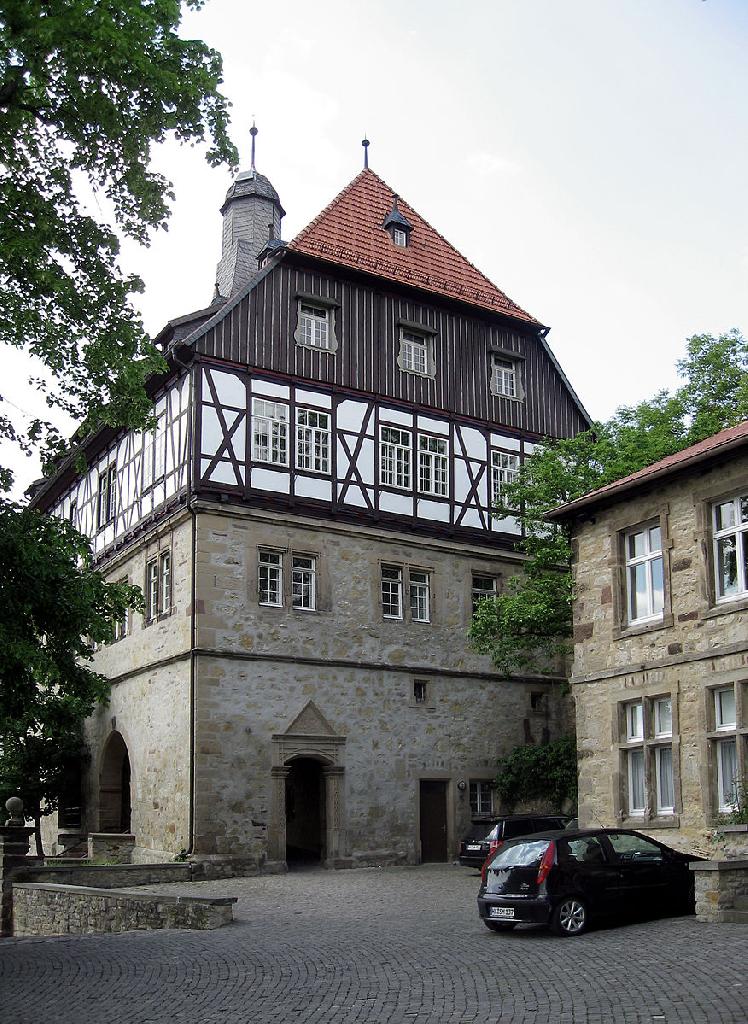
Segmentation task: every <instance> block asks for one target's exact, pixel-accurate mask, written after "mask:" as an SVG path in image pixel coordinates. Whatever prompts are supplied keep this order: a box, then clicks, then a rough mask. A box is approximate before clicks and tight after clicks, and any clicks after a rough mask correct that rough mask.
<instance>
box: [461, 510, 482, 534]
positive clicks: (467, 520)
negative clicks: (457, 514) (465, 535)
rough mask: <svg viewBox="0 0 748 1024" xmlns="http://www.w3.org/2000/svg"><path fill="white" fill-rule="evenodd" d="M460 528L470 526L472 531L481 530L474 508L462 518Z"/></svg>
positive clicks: (477, 513) (479, 520)
mask: <svg viewBox="0 0 748 1024" xmlns="http://www.w3.org/2000/svg"><path fill="white" fill-rule="evenodd" d="M460 526H472V527H473V529H478V530H481V529H483V523H482V522H481V518H480V514H479V512H478V510H477V509H476V508H469V509H468V510H467V512H466V513H465V515H464V516H463V519H462V522H461V523H460Z"/></svg>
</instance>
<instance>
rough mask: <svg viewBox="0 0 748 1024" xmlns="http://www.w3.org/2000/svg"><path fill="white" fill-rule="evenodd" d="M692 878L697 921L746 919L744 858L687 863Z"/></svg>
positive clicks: (747, 890)
mask: <svg viewBox="0 0 748 1024" xmlns="http://www.w3.org/2000/svg"><path fill="white" fill-rule="evenodd" d="M691 870H692V871H693V872H694V876H695V880H696V917H697V918H698V920H699V921H709V922H714V921H731V920H736V921H742V922H744V923H746V922H748V910H746V909H743V910H741V909H736V908H740V907H746V908H748V860H709V861H699V862H694V863H692V864H691Z"/></svg>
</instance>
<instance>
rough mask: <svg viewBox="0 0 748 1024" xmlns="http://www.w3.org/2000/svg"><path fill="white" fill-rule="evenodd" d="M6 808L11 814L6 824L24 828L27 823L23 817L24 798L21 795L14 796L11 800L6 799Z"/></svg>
mask: <svg viewBox="0 0 748 1024" xmlns="http://www.w3.org/2000/svg"><path fill="white" fill-rule="evenodd" d="M5 810H6V811H7V812H8V814H9V815H10V817H9V818H8V820H7V821H6V822H5V824H6V825H9V826H10V827H11V828H12V827H14V826H16V827H19V828H22V827H23V826H24V825H25V824H26V822H25V820H24V817H23V800H22V799H21V798H20V796H12V797H10V799H9V800H6V801H5Z"/></svg>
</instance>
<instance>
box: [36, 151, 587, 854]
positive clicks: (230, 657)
mask: <svg viewBox="0 0 748 1024" xmlns="http://www.w3.org/2000/svg"><path fill="white" fill-rule="evenodd" d="M222 214H223V251H222V256H221V260H220V262H219V265H218V270H217V274H216V286H215V293H214V297H213V300H212V302H211V304H210V305H209V306H207V307H206V308H204V309H201V310H200V311H198V312H196V313H193V314H189V315H187V316H184V317H181V318H179V319H177V320H173V321H171V322H170V323H169V324H168V325H167V326H166V327H165V328H164V330H163V331H162V332H161V334H160V335H159V337H158V339H157V340H158V344H159V345H160V346H161V348H162V349H163V352H164V354H165V356H166V359H167V362H168V366H169V370H168V373H167V374H165V375H164V377H163V378H162V379H160V380H158V381H154V382H153V393H154V400H155V419H156V426H155V429H153V430H151V431H147V432H145V433H116V432H111V431H110V432H102V433H100V434H98V435H97V436H96V437H94V438H92V439H90V440H89V442H88V443H87V445H86V448H85V454H86V455H87V458H88V465H89V469H88V472H87V473H85V474H84V475H82V476H81V475H79V474H78V473H77V472H76V468H75V467H76V462H75V461H74V460H73V458H72V457H71V459H70V460H69V461H68V462H67V463H66V464H63V465H61V466H60V467H59V469H58V471H57V473H56V474H55V476H54V477H53V478H51V479H49V480H48V481H47V482H46V483H45V484H44V485H43V486H42V488H41V489H40V490H39V491H38V492H37V494H36V496H35V498H34V501H35V503H36V505H37V506H38V507H41V508H44V509H47V510H50V511H52V512H54V513H55V514H58V515H61V516H65V517H69V518H70V519H71V520H72V521H73V522H74V523H75V524H76V525H77V526H78V528H79V529H80V530H81V531H82V532H83V533H85V534H87V535H88V536H89V537H90V538H91V542H92V544H93V547H94V550H95V552H96V555H97V558H98V559H99V560H100V564H101V566H102V567H103V568H104V569H105V570H106V572H107V574H108V576H109V577H110V578H111V579H112V580H122V579H127V580H129V581H130V582H132V583H138V584H140V585H141V586H142V587H143V589H144V593H145V596H146V610H145V614H143V615H140V614H137V615H132V616H131V617H130V618H129V620H128V621H126V622H122V623H119V624H118V627H117V640H116V641H115V642H114V643H112V644H111V645H109V646H108V647H106V648H104V649H103V650H101V651H99V652H98V653H97V655H96V659H97V667H98V668H99V669H100V670H101V671H103V672H104V673H106V674H107V675H108V676H109V677H110V678H111V680H112V695H111V702H110V704H109V706H108V707H106V708H102V709H101V710H100V711H99V712H98V713H97V714H96V715H95V716H94V718H93V719H92V720H91V721H90V723H89V727H88V739H89V743H90V748H91V754H92V759H91V764H90V767H89V769H88V770H87V774H86V778H85V780H84V801H83V807H84V820H83V822H82V827H83V828H85V830H87V831H89V832H92V831H94V832H95V831H102V832H129V831H131V832H132V834H133V835H134V836H135V840H134V842H135V852H134V856H135V857H136V859H140V860H147V859H159V858H162V857H164V856H165V855H166V856H169V857H171V856H172V855H173V854H174V853H177V852H178V851H180V850H182V849H185V850H187V851H188V852H189V853H190V854H193V855H194V856H195V857H201V858H205V859H209V858H224V859H233V860H235V861H236V862H237V863H239V864H240V865H241V866H268V867H269V866H270V865H283V864H284V863H285V862H286V861H287V860H290V859H292V858H294V857H298V858H311V859H316V860H321V861H322V862H323V863H325V864H327V865H330V866H336V865H344V864H370V863H384V862H408V863H413V862H417V861H419V860H421V859H423V860H440V859H448V858H450V857H451V856H453V855H454V850H455V844H456V841H457V838H458V835H459V833H460V831H461V830H462V829H463V827H464V826H465V825H466V824H467V822H468V821H469V819H470V818H471V817H472V816H475V815H476V814H486V813H489V812H490V810H491V809H492V799H493V794H492V790H491V786H490V781H491V779H492V776H493V774H494V770H495V769H494V766H495V761H496V758H497V756H499V755H500V754H502V753H505V752H507V751H508V750H509V749H511V748H512V747H514V746H515V745H516V744H518V743H521V742H524V741H527V740H534V741H538V742H540V741H542V740H543V739H544V738H547V737H549V736H554V735H557V734H558V732H559V731H560V730H561V729H562V728H564V726H565V711H564V706H563V703H562V698H561V696H560V687H559V685H558V680H557V679H556V678H555V677H553V676H552V675H551V676H544V677H542V678H539V677H538V678H532V677H522V678H512V679H506V678H500V677H499V676H497V674H496V672H495V670H494V669H493V667H492V665H491V664H490V661H489V660H488V659H487V658H485V657H481V656H478V655H477V654H475V653H474V652H473V651H471V650H470V648H469V646H468V644H467V641H466V631H467V628H468V625H469V622H470V618H471V614H472V609H473V607H474V604H475V602H476V601H478V600H480V599H481V597H484V596H486V595H491V594H494V593H496V592H497V590H498V589H499V588H500V587H501V586H502V581H504V580H505V579H506V578H507V577H508V576H510V575H511V574H512V573H514V572H516V571H517V568H518V566H519V565H520V563H521V558H522V556H521V554H520V553H519V552H518V551H517V550H516V541H517V537H518V533H519V526H518V524H517V522H516V520H515V519H514V518H513V517H505V518H496V517H495V516H493V515H492V512H491V509H492V505H493V503H494V502H495V500H496V499H497V497H498V496H499V495H500V493H501V488H502V486H503V485H504V483H505V482H506V481H507V480H510V479H511V478H512V475H513V474H514V473H515V472H516V470H517V467H518V466H519V464H520V463H521V461H522V459H523V458H524V457H525V456H526V455H527V454H528V453H529V452H531V451H532V449H533V446H534V445H536V444H538V443H539V442H542V441H543V439H544V438H547V437H564V436H569V435H573V434H574V433H576V432H577V431H579V430H580V429H583V428H585V427H586V426H587V424H588V419H587V416H586V414H585V412H584V409H583V408H582V407H581V405H580V403H579V401H578V399H577V397H576V396H575V394H574V392H573V390H572V389H571V387H570V385H569V383H568V382H567V380H566V379H565V377H564V375H563V373H562V371H561V369H560V368H559V366H558V364H557V362H556V360H555V359H554V357H553V355H552V353H551V351H550V349H549V347H548V345H547V343H546V340H545V339H546V333H547V329H546V328H545V327H543V326H542V325H541V324H540V323H539V322H538V321H537V320H535V319H534V318H533V317H532V316H531V315H529V314H528V313H526V312H525V311H524V310H523V309H521V308H520V307H519V306H517V305H516V304H515V303H513V302H512V301H511V300H510V299H509V298H508V297H507V296H506V295H505V294H504V293H503V292H501V291H500V290H499V289H498V288H496V287H495V286H494V285H493V284H492V283H491V282H490V281H489V280H488V279H487V278H486V277H485V276H484V275H483V274H481V273H480V272H479V271H478V270H477V269H476V268H475V267H474V266H472V265H471V264H470V263H469V262H468V261H467V260H466V259H465V258H464V257H463V256H462V255H461V254H460V253H459V252H457V251H456V250H455V249H454V248H453V247H452V246H451V245H450V244H449V243H448V242H447V241H446V240H445V239H444V238H442V237H441V236H440V235H439V234H438V233H437V232H436V231H435V230H434V229H433V228H432V227H431V226H430V225H429V224H428V223H427V222H426V221H425V220H424V219H423V218H422V217H420V216H419V214H418V213H417V212H416V211H415V210H414V209H413V208H412V207H411V206H410V205H408V204H407V203H406V202H404V201H403V200H402V199H399V197H397V196H396V195H395V194H393V192H392V190H391V189H390V188H389V187H388V185H386V184H385V182H384V181H383V180H382V179H381V178H379V177H378V176H377V175H376V174H375V173H374V172H373V171H371V170H370V169H368V167H367V168H365V169H364V170H363V171H362V172H361V173H360V174H359V175H358V176H357V177H356V178H355V179H354V180H353V181H352V182H351V183H350V184H349V185H348V186H347V187H346V188H345V189H344V190H343V191H342V192H341V193H340V194H339V195H338V196H337V197H336V198H335V199H334V200H333V201H332V202H331V203H330V205H329V206H328V207H326V208H325V209H324V210H323V211H322V212H321V213H320V214H319V216H318V217H317V218H316V219H315V220H313V221H312V223H311V224H310V225H309V226H308V227H307V228H305V229H304V230H303V231H302V232H301V233H300V234H298V235H297V236H296V237H295V238H294V239H293V241H291V242H289V243H286V242H283V241H282V238H281V235H282V231H281V220H282V217H283V214H284V211H283V208H282V206H281V203H280V199H279V197H278V194H277V192H276V191H275V189H274V188H273V187H272V185H271V184H270V182H269V181H268V179H267V178H266V177H264V176H263V175H261V174H258V173H257V172H256V170H255V169H254V166H253V168H252V170H251V171H249V172H244V173H242V174H240V175H239V176H238V178H237V179H236V181H235V182H234V184H233V185H232V187H231V189H230V190H229V193H228V195H227V197H226V202H225V204H224V206H223V208H222Z"/></svg>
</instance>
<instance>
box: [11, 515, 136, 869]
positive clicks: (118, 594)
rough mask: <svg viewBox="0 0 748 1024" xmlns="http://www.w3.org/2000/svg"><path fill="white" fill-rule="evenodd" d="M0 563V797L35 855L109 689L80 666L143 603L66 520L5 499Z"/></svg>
mask: <svg viewBox="0 0 748 1024" xmlns="http://www.w3.org/2000/svg"><path fill="white" fill-rule="evenodd" d="M0 565H2V567H3V571H2V573H0V794H4V797H3V799H6V798H7V797H8V796H11V795H13V794H14V793H17V794H18V795H19V796H21V797H22V798H23V800H24V803H25V805H26V807H27V812H29V816H31V817H33V818H34V821H35V823H36V827H37V846H38V849H39V851H40V852H41V836H40V834H39V823H40V819H41V816H42V815H43V814H46V813H49V812H50V811H52V810H54V809H56V807H57V805H58V801H59V798H60V794H61V793H62V792H63V791H64V788H65V783H66V780H67V773H68V772H69V769H70V765H71V763H72V762H75V761H77V760H79V759H80V756H81V750H82V723H83V722H84V720H85V719H86V718H87V717H88V716H89V715H90V714H91V712H92V711H93V710H94V708H95V707H96V705H97V704H99V703H102V702H104V701H106V699H107V695H108V693H109V684H108V682H107V680H106V679H104V677H103V676H101V675H99V674H98V673H96V672H94V671H92V669H91V668H90V667H89V665H88V664H87V662H88V661H89V660H90V658H91V655H92V653H93V649H94V645H96V644H103V643H107V642H109V641H111V640H112V638H113V635H114V633H113V630H114V627H113V624H114V623H115V622H118V621H121V620H122V619H123V617H124V616H125V615H126V614H127V612H128V609H130V608H136V609H138V608H142V600H143V599H142V595H141V593H140V590H139V589H138V588H137V587H131V586H128V585H127V584H123V583H116V584H107V583H106V582H105V581H104V578H103V576H102V575H101V573H99V572H97V571H96V570H95V569H94V568H93V557H92V553H91V548H90V545H89V543H88V541H87V540H86V539H85V538H84V537H82V536H81V535H80V534H79V533H78V532H77V531H76V530H74V529H73V527H72V526H71V525H70V524H69V523H67V522H65V521H63V520H61V519H58V518H56V517H54V516H46V515H43V514H41V513H39V512H35V511H32V510H30V509H19V508H18V507H17V506H15V505H13V504H12V503H10V502H7V501H4V500H2V499H0Z"/></svg>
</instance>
